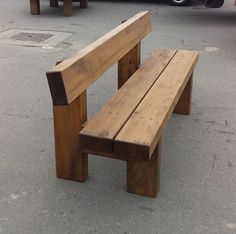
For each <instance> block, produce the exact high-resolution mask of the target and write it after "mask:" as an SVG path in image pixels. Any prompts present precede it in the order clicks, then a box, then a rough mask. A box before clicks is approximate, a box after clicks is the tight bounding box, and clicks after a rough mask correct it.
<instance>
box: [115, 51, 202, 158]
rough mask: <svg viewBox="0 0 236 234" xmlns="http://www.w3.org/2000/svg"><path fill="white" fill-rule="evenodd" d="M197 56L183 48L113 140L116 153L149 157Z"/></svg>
mask: <svg viewBox="0 0 236 234" xmlns="http://www.w3.org/2000/svg"><path fill="white" fill-rule="evenodd" d="M197 60H198V53H197V52H192V51H184V50H180V51H178V52H177V53H176V55H175V56H174V58H173V59H172V60H171V62H170V64H169V65H168V66H167V68H166V69H165V70H164V72H163V73H162V74H161V76H160V77H159V79H158V80H157V81H156V82H155V84H154V85H153V86H152V88H151V89H150V91H149V92H148V93H147V95H146V96H145V98H144V99H143V100H142V102H141V103H140V104H139V106H138V107H137V108H136V110H135V111H134V113H133V114H132V116H131V117H130V118H129V120H128V121H127V122H126V124H125V125H124V127H123V128H122V130H121V131H120V132H119V134H118V135H117V136H116V138H115V141H114V152H113V153H114V154H117V155H123V156H124V157H125V156H127V157H131V158H132V157H135V158H139V159H145V160H149V159H150V157H151V155H152V153H153V151H154V149H155V147H156V145H157V143H158V141H159V139H160V136H161V135H162V133H163V129H164V127H165V125H166V123H167V121H168V119H169V118H170V116H171V114H172V112H173V110H174V108H175V106H176V103H177V102H178V100H179V98H180V96H181V94H182V92H183V90H184V88H185V86H186V84H187V82H188V80H189V78H190V76H191V75H192V72H193V68H194V66H195V64H196V62H197Z"/></svg>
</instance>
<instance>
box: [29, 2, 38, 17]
mask: <svg viewBox="0 0 236 234" xmlns="http://www.w3.org/2000/svg"><path fill="white" fill-rule="evenodd" d="M30 11H31V15H39V14H40V1H39V0H30Z"/></svg>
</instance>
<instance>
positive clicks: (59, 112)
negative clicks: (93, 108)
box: [53, 93, 88, 182]
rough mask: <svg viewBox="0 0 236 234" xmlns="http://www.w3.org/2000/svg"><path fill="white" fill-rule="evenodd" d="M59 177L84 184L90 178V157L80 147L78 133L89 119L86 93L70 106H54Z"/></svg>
mask: <svg viewBox="0 0 236 234" xmlns="http://www.w3.org/2000/svg"><path fill="white" fill-rule="evenodd" d="M53 115H54V136H55V153H56V172H57V177H58V178H62V179H68V180H75V181H79V182H83V181H84V180H85V179H86V178H87V176H88V155H87V154H85V153H82V151H81V150H80V147H79V140H78V132H79V131H80V130H81V129H82V127H83V123H84V122H85V121H86V119H87V113H86V93H82V94H81V95H80V96H79V97H78V98H76V99H75V100H74V101H73V102H72V103H71V104H70V105H67V106H54V107H53Z"/></svg>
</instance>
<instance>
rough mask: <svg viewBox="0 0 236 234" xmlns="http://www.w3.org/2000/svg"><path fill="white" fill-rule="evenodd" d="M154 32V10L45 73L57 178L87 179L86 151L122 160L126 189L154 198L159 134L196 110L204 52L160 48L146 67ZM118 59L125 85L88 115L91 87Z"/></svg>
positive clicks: (126, 23)
mask: <svg viewBox="0 0 236 234" xmlns="http://www.w3.org/2000/svg"><path fill="white" fill-rule="evenodd" d="M149 32H151V19H150V13H149V12H148V11H145V12H140V13H138V14H137V15H135V16H134V17H132V18H130V19H129V20H127V21H126V22H124V23H122V24H121V25H119V26H118V27H116V28H115V29H114V30H112V31H111V32H109V33H108V34H106V35H105V36H103V37H101V38H100V39H98V40H97V41H95V42H94V43H92V44H91V45H89V46H88V47H86V48H85V49H83V50H81V51H79V52H78V53H77V54H75V55H74V56H72V57H70V58H68V59H66V60H64V61H63V62H61V63H60V64H58V65H56V66H55V67H53V68H52V69H51V70H49V71H48V72H47V78H48V83H49V87H50V91H51V95H52V100H53V114H54V129H55V149H56V150H55V151H56V169H57V176H58V177H59V178H64V179H69V180H75V181H80V182H83V181H85V179H86V178H87V176H88V154H94V155H98V156H104V157H109V158H114V159H120V160H125V161H127V190H128V192H132V193H136V194H141V195H144V196H149V197H156V195H157V192H158V191H159V177H160V146H161V136H162V134H163V131H164V128H165V126H166V123H167V121H168V119H169V118H170V116H171V114H172V112H175V113H179V114H185V115H188V114H189V113H190V103H191V87H192V75H193V69H194V67H195V65H196V63H197V60H198V54H197V53H196V52H194V51H186V50H175V49H159V50H157V51H155V52H154V53H153V55H152V56H151V57H150V58H148V59H147V61H146V62H145V63H144V64H142V65H140V45H141V44H140V43H141V40H142V39H143V38H144V37H145V36H146V35H147V34H148V33H149ZM116 62H118V88H119V90H118V91H117V92H116V93H115V94H114V96H113V97H112V98H111V99H110V100H109V102H108V103H107V104H106V105H105V106H104V107H103V108H102V109H101V110H100V111H99V112H98V113H97V114H96V115H95V117H94V118H92V119H91V120H89V121H87V100H86V89H87V88H88V87H89V86H90V85H91V84H92V83H93V82H94V81H95V80H97V79H98V78H99V77H100V76H101V75H102V74H103V73H104V72H105V71H106V70H107V69H108V68H110V67H111V66H112V65H113V64H114V63H116ZM104 92H106V91H105V90H104Z"/></svg>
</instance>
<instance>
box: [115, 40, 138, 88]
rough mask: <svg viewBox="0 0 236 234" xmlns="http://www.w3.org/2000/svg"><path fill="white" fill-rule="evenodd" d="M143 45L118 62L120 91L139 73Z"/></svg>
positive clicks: (135, 47)
mask: <svg viewBox="0 0 236 234" xmlns="http://www.w3.org/2000/svg"><path fill="white" fill-rule="evenodd" d="M140 51H141V43H140V42H139V43H138V44H137V45H136V46H134V48H133V49H131V50H130V51H129V52H128V53H127V54H126V55H124V56H123V57H122V58H121V59H120V60H119V61H118V89H119V88H120V87H121V86H122V85H123V84H124V83H125V82H126V81H127V80H128V79H129V78H130V77H131V76H132V75H133V74H134V73H135V72H136V71H137V69H138V68H139V65H140V59H141V54H140Z"/></svg>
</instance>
